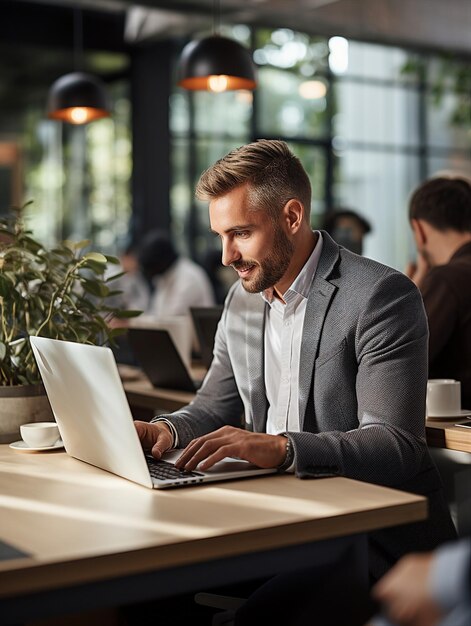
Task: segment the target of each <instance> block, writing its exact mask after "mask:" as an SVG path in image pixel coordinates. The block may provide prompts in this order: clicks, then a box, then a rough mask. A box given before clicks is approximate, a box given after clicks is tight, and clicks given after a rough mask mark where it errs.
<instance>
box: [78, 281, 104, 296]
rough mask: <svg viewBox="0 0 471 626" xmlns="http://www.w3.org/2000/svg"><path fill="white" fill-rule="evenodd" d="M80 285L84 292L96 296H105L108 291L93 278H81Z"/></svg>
mask: <svg viewBox="0 0 471 626" xmlns="http://www.w3.org/2000/svg"><path fill="white" fill-rule="evenodd" d="M82 285H83V288H84V289H85V291H86V292H88V293H91V294H92V295H93V296H97V297H98V298H106V296H107V295H108V293H109V291H110V290H109V289H108V287H107V286H106V285H103V284H102V283H100V282H98V281H95V280H87V279H82Z"/></svg>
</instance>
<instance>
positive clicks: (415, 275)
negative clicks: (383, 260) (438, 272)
mask: <svg viewBox="0 0 471 626" xmlns="http://www.w3.org/2000/svg"><path fill="white" fill-rule="evenodd" d="M429 271H430V264H429V262H428V261H427V259H426V258H425V257H424V255H423V254H421V253H420V252H419V253H418V254H417V261H416V262H415V263H408V265H407V267H406V271H405V274H406V276H408V277H409V278H410V279H411V280H412V281H413V282H414V283H415V284H416V285H417V287H419V289H420V287H421V286H422V283H423V281H424V278H425V277H426V276H427V274H428V272H429Z"/></svg>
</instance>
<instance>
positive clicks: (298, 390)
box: [136, 140, 454, 579]
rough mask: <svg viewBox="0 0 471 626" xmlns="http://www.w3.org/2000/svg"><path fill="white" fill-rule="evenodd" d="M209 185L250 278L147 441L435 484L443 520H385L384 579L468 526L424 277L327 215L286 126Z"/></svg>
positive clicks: (226, 161)
mask: <svg viewBox="0 0 471 626" xmlns="http://www.w3.org/2000/svg"><path fill="white" fill-rule="evenodd" d="M196 195H197V197H198V198H199V199H202V200H207V201H209V214H210V223H211V229H212V231H214V232H215V233H216V234H217V235H218V236H219V237H220V239H221V242H222V262H223V264H224V265H230V266H232V267H233V268H234V269H235V270H236V271H237V273H238V274H239V278H240V281H238V283H236V285H234V287H233V288H232V289H231V291H230V292H229V294H228V296H227V299H226V303H225V307H224V312H223V314H222V318H221V323H220V324H219V328H218V332H217V335H216V340H215V348H214V359H213V362H212V365H211V368H210V370H209V372H208V374H207V377H206V379H205V382H204V384H203V386H202V388H201V390H200V391H199V393H198V394H197V396H196V398H195V400H194V401H193V402H192V403H191V404H190V405H189V406H186V407H184V408H183V409H181V410H180V411H177V412H176V413H173V414H172V415H169V416H165V417H164V418H161V417H160V418H155V419H154V420H153V422H152V423H150V424H147V423H144V422H136V428H137V431H138V434H139V437H140V440H141V443H142V445H143V447H144V448H146V449H151V450H152V454H153V455H154V457H156V458H160V456H161V455H162V453H163V452H164V451H165V450H168V449H169V448H172V447H181V448H185V450H184V451H183V452H182V455H181V457H180V459H179V461H178V462H177V466H179V467H181V468H185V469H188V470H190V469H194V468H195V467H196V466H197V465H198V464H199V463H200V464H201V465H200V467H201V469H207V468H209V467H211V466H212V465H213V464H214V463H215V462H216V461H218V460H219V459H221V458H223V457H225V456H235V457H240V458H242V459H246V460H248V461H251V462H252V463H255V464H256V465H259V466H261V467H278V468H280V469H282V470H288V471H291V470H293V471H295V472H296V475H297V476H299V477H300V478H310V477H321V476H332V475H342V476H347V477H349V478H354V479H359V480H363V481H369V482H374V483H379V484H382V485H387V486H392V487H397V488H399V489H404V490H406V491H411V492H415V493H420V494H425V495H427V496H428V497H429V515H430V518H431V519H430V521H427V522H424V523H420V524H414V525H410V526H403V527H401V528H393V529H389V530H384V531H381V532H376V533H372V535H371V538H370V540H371V551H370V571H371V576H372V579H377V578H379V577H380V576H381V575H382V574H383V573H384V572H385V571H386V569H388V568H389V567H390V566H391V565H392V564H393V563H394V562H395V561H396V560H397V559H398V558H399V557H400V556H401V555H402V554H404V553H405V552H407V551H410V550H412V549H414V550H425V549H430V548H432V547H434V546H435V545H437V544H438V543H440V542H442V541H444V540H445V539H448V538H450V537H453V536H454V529H453V526H452V523H451V519H450V517H449V515H448V511H447V510H446V507H445V504H444V502H443V499H442V495H441V486H440V481H439V477H438V475H437V472H436V470H435V468H434V466H433V463H432V461H431V459H430V457H429V454H428V452H427V447H426V443H425V420H424V416H425V393H426V380H427V338H428V337H427V324H426V320H425V315H424V311H423V306H422V302H421V298H420V295H419V292H418V291H417V289H416V287H415V286H414V285H413V283H412V282H411V281H410V280H409V279H408V278H407V277H406V276H404V275H403V274H401V273H399V272H396V271H394V270H392V269H390V268H388V267H385V266H383V265H380V264H378V263H376V262H374V261H372V260H370V259H366V258H362V257H359V256H357V255H355V254H353V253H351V252H349V251H347V250H346V249H344V248H342V247H339V246H338V245H337V244H336V243H335V242H334V241H333V240H332V239H331V238H330V237H329V236H328V235H327V233H325V232H317V231H314V232H313V231H312V230H311V227H310V222H309V211H310V205H311V187H310V183H309V179H308V177H307V174H306V172H305V171H304V169H303V167H302V165H301V163H300V161H299V160H298V159H297V158H296V157H295V156H294V155H293V154H292V153H291V152H290V150H289V149H288V147H287V145H286V144H285V143H284V142H281V141H268V140H260V141H257V142H255V143H252V144H249V145H247V146H243V147H241V148H239V149H238V150H234V151H232V152H231V153H229V154H228V155H227V156H225V157H224V158H223V159H221V160H220V161H218V162H217V163H216V164H215V165H214V166H212V167H211V168H209V169H208V170H207V171H206V172H204V173H203V175H202V176H201V179H200V181H199V183H198V186H197V190H196ZM242 414H244V416H245V428H241V427H240V425H241V415H242Z"/></svg>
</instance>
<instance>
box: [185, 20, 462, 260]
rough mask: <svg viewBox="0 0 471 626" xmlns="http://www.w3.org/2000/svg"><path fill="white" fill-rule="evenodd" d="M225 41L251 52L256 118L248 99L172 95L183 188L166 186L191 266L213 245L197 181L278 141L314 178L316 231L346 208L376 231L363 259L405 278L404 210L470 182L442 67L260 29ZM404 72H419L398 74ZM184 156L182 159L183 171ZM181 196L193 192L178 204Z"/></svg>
mask: <svg viewBox="0 0 471 626" xmlns="http://www.w3.org/2000/svg"><path fill="white" fill-rule="evenodd" d="M227 32H228V34H229V35H230V36H232V37H234V38H239V39H240V40H241V42H242V43H244V44H245V45H249V44H252V46H253V55H254V60H255V62H256V63H257V65H258V67H259V87H258V89H257V90H256V91H255V92H254V95H253V98H254V102H253V107H252V104H251V94H248V93H246V92H242V93H241V94H240V95H239V96H237V94H232V95H230V94H206V93H205V94H198V95H194V96H189V95H188V94H182V92H180V91H179V92H176V94H175V97H178V98H181V99H182V102H183V101H185V102H188V99H191V98H192V97H193V102H192V105H191V106H188V105H185V107H184V108H185V116H186V117H185V120H186V122H185V124H183V122H182V121H181V119H180V122H179V123H180V128H179V129H178V130H176V131H175V132H173V136H174V144H173V145H174V154H180V157H179V161H180V162H181V163H182V164H183V161H185V165H184V167H186V168H187V175H186V176H185V177H183V176H182V175H181V173H178V172H176V173H175V180H174V190H175V189H177V188H178V189H179V192H178V193H179V200H178V202H175V203H174V206H173V211H174V217H176V220H175V219H174V223H175V224H176V225H177V228H176V230H177V231H178V233H179V235H181V236H182V237H183V238H184V239H185V240H186V241H192V240H193V241H196V242H197V244H196V246H194V247H193V253H195V254H196V255H198V253H200V252H204V250H205V247H206V246H208V245H212V243H211V241H212V240H211V239H210V238H208V235H207V226H208V218H207V207H206V206H200V205H197V208H196V209H195V208H193V213H192V212H191V209H190V208H189V206H188V203H190V204H191V197H192V193H193V188H194V184H195V183H196V180H197V178H198V176H199V175H200V173H201V171H202V170H203V169H205V168H206V167H208V166H209V165H211V164H212V163H213V162H214V161H215V160H216V159H217V158H219V157H221V156H223V155H224V154H225V153H226V152H227V151H228V150H230V149H231V148H233V147H235V146H237V145H241V144H242V143H244V142H246V141H249V140H252V139H256V138H259V137H269V138H280V139H284V140H286V141H287V142H288V143H289V145H290V146H291V148H292V150H293V151H294V153H295V154H297V155H298V156H299V157H300V158H301V160H302V162H303V164H304V165H305V167H306V170H307V172H308V175H309V176H310V178H311V182H312V186H313V204H312V207H311V209H312V210H311V215H312V224H313V226H318V225H319V224H321V222H322V217H323V214H324V213H325V211H326V210H328V209H333V208H336V207H348V208H351V209H353V210H355V211H357V212H359V213H360V214H362V215H363V216H364V217H366V218H367V219H368V220H369V221H370V222H371V225H372V229H373V230H372V233H371V234H370V235H368V237H367V239H366V244H365V254H366V255H368V256H370V257H372V258H375V259H377V260H379V261H382V262H384V263H387V264H389V265H392V266H394V267H397V268H399V269H403V268H404V266H405V264H406V263H407V261H408V260H409V259H410V257H411V255H412V254H413V246H412V239H411V236H410V228H409V224H408V219H407V204H408V198H409V196H410V194H411V192H412V190H413V189H414V187H416V186H417V185H418V184H419V182H420V181H421V180H423V179H424V178H425V177H428V176H431V175H433V174H435V173H437V172H439V171H443V170H447V171H454V172H457V173H460V174H465V175H468V176H471V151H470V147H471V135H470V132H471V120H468V124H467V127H466V128H463V126H461V127H457V126H456V125H454V123H453V120H454V122H455V123H456V121H457V115H458V114H457V111H458V112H459V111H461V122H462V123H463V119H462V118H463V110H464V109H463V101H462V97H461V96H460V94H459V89H458V92H457V87H456V80H451V79H448V78H447V76H445V77H443V75H444V70H443V67H444V65H443V61H442V60H441V59H440V58H438V57H437V56H426V55H417V54H416V53H409V52H408V51H406V50H403V49H401V48H395V47H391V46H382V45H375V44H367V43H362V42H357V41H347V40H346V39H344V38H343V37H331V38H330V39H327V38H324V37H312V36H309V35H306V34H304V33H296V32H293V31H291V30H289V29H275V30H270V29H266V28H259V29H256V30H255V31H254V32H253V33H252V35H251V36H250V34H249V31H248V29H247V28H246V27H233V28H231V29H227ZM452 65H453V67H451V66H450V64H449V63H448V65H446V68H447V69H446V71H447V72H448V73H451V74H453V73H454V75H455V76H457V77H458V78H459V76H460V72H461V74H462V75H463V76H464V79H463V80H465V79H466V76H467V75H468V74H469V68H468V69H467V66H466V64H465V62H460V61H459V60H454V61H453V63H452ZM411 66H412V67H414V66H415V67H417V68H419V70H420V71H417V72H413V71H412V72H411V71H405V70H406V69H407V68H408V67H409V69H410V67H411ZM450 68H451V69H450ZM466 72H468V74H466ZM438 79H440V86H439V88H437V80H438ZM468 79H469V76H468ZM438 91H440V93H438ZM437 96H441V97H437ZM459 107H461V109H460V108H459ZM182 109H183V105H182V106H181V107H180V111H181V110H182ZM464 121H465V122H466V120H464ZM175 124H177V122H176V121H175ZM184 125H185V129H183V126H184ZM182 142H183V143H182ZM183 146H184V147H183ZM182 151H184V152H185V153H186V155H190V156H189V157H188V158H185V159H183V156H182ZM185 185H190V189H189V190H188V191H187V192H185V193H183V188H184V186H185ZM190 215H191V216H192V217H191V218H190V217H189V216H190ZM182 224H185V228H182V227H181V225H182ZM187 247H188V245H187Z"/></svg>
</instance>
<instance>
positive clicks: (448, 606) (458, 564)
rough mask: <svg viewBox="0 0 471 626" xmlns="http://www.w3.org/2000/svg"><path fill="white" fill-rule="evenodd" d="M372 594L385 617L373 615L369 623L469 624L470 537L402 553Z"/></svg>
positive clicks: (385, 625)
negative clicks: (429, 549)
mask: <svg viewBox="0 0 471 626" xmlns="http://www.w3.org/2000/svg"><path fill="white" fill-rule="evenodd" d="M372 595H373V598H374V599H376V600H377V601H379V602H380V603H381V604H382V607H383V613H384V616H385V617H384V618H380V617H378V618H375V619H373V620H372V621H371V622H370V624H369V626H392V624H393V625H394V626H469V625H470V624H471V540H470V539H469V538H466V539H461V540H460V541H457V542H453V543H447V544H444V545H443V546H441V547H440V548H438V549H437V550H435V551H434V552H427V553H422V554H410V555H407V556H405V557H403V558H402V559H401V560H400V561H399V562H398V563H397V564H396V565H395V566H394V567H393V568H392V569H391V570H390V571H389V572H388V573H387V574H386V575H385V576H384V577H383V578H382V579H381V580H380V581H379V583H377V584H376V586H375V587H374V588H373V592H372ZM389 620H391V621H389Z"/></svg>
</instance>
